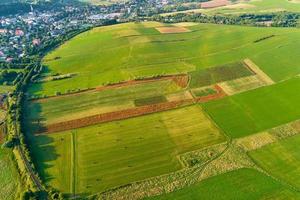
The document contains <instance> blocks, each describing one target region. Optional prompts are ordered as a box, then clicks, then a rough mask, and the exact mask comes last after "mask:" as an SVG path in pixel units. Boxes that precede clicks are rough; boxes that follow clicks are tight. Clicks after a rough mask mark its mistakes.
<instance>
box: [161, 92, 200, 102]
mask: <svg viewBox="0 0 300 200" xmlns="http://www.w3.org/2000/svg"><path fill="white" fill-rule="evenodd" d="M166 98H167V100H168V101H169V102H171V101H182V100H186V99H193V98H194V97H193V96H192V94H191V93H190V91H183V92H177V93H173V94H168V95H166Z"/></svg>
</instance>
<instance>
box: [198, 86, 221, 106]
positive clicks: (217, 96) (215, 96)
mask: <svg viewBox="0 0 300 200" xmlns="http://www.w3.org/2000/svg"><path fill="white" fill-rule="evenodd" d="M214 89H215V90H216V91H217V93H215V94H211V95H208V96H204V97H198V98H196V99H195V100H196V102H199V103H204V102H207V101H211V100H215V99H221V98H223V97H225V96H227V95H226V93H225V92H224V91H223V90H222V88H221V87H220V86H219V85H214Z"/></svg>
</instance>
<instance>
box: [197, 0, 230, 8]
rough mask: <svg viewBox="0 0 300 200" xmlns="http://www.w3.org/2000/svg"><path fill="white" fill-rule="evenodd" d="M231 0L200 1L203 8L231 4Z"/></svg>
mask: <svg viewBox="0 0 300 200" xmlns="http://www.w3.org/2000/svg"><path fill="white" fill-rule="evenodd" d="M229 4H230V1H228V0H212V1H208V2H204V3H200V5H201V8H217V7H221V6H226V5H229Z"/></svg>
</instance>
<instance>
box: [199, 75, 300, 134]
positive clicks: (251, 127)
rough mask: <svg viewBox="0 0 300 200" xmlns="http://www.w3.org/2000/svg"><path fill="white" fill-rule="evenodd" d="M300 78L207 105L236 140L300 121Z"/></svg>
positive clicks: (215, 119)
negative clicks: (299, 91)
mask: <svg viewBox="0 0 300 200" xmlns="http://www.w3.org/2000/svg"><path fill="white" fill-rule="evenodd" d="M299 89H300V78H299V77H298V78H294V79H290V80H288V81H284V82H280V83H278V84H275V85H272V86H268V87H263V88H259V89H256V90H253V91H249V92H246V93H242V94H238V95H234V96H230V97H226V98H224V99H221V100H217V101H212V102H208V103H206V104H204V109H205V110H206V111H207V112H208V114H209V115H210V116H211V117H212V119H213V120H214V121H215V122H216V123H217V124H218V126H220V128H222V129H223V130H224V131H225V132H226V133H227V134H228V135H230V136H231V137H233V138H237V137H243V136H247V135H250V134H254V133H257V132H260V131H263V130H266V129H269V128H273V127H276V126H278V125H281V124H285V123H288V122H291V121H294V120H296V119H299V118H300V107H299V102H300V94H299V93H298V92H296V91H298V90H299Z"/></svg>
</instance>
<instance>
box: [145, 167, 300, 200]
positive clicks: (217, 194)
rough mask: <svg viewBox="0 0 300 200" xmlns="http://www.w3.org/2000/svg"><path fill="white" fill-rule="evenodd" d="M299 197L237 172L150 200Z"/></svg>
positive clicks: (265, 179)
mask: <svg viewBox="0 0 300 200" xmlns="http://www.w3.org/2000/svg"><path fill="white" fill-rule="evenodd" d="M298 198H300V194H299V193H297V192H295V191H293V190H292V189H291V188H289V187H287V186H284V185H283V184H281V183H279V182H277V181H275V180H274V179H272V178H270V177H268V176H266V175H264V174H262V173H260V172H257V171H255V170H251V169H240V170H237V171H233V172H229V173H226V174H222V175H219V176H215V177H212V178H209V179H207V180H204V181H202V182H200V183H198V184H196V185H193V186H190V187H187V188H185V189H182V190H178V191H176V192H173V193H170V194H166V195H162V196H158V197H152V198H149V199H153V200H165V199H170V200H171V199H177V200H181V199H182V200H187V199H190V200H198V199H201V200H202V199H203V200H210V199H214V200H228V199H245V200H246V199H249V200H255V199H257V200H258V199H278V200H279V199H282V200H284V199H298Z"/></svg>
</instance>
